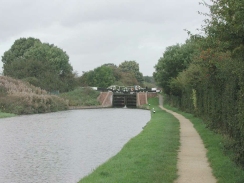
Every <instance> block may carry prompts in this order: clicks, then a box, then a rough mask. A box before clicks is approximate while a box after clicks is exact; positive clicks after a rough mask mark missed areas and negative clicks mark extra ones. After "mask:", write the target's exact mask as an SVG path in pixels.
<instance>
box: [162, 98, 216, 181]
mask: <svg viewBox="0 0 244 183" xmlns="http://www.w3.org/2000/svg"><path fill="white" fill-rule="evenodd" d="M159 97H160V107H161V108H162V109H163V110H165V111H167V112H169V113H171V114H172V115H174V116H175V117H176V118H177V119H178V120H179V122H180V144H181V146H180V149H179V153H178V164H177V167H178V175H179V177H178V179H177V180H176V181H175V183H215V182H217V180H216V179H215V177H214V176H213V175H212V169H211V167H210V166H209V163H208V159H207V157H206V153H207V150H206V149H205V147H204V145H203V142H202V139H201V138H200V136H199V134H198V133H197V131H196V130H195V128H194V127H193V124H192V123H191V122H190V121H189V120H188V119H186V118H185V117H183V116H182V115H180V114H178V113H175V112H173V111H170V110H167V109H165V108H164V107H163V106H162V97H161V96H159Z"/></svg>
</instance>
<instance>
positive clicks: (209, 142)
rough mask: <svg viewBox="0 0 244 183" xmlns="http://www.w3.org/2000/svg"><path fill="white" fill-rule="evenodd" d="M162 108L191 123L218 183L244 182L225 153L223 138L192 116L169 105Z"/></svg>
mask: <svg viewBox="0 0 244 183" xmlns="http://www.w3.org/2000/svg"><path fill="white" fill-rule="evenodd" d="M164 107H165V108H167V109H169V110H172V111H174V112H177V113H179V114H181V115H183V116H185V117H186V118H187V119H189V120H190V121H191V122H192V123H193V125H194V127H195V129H196V130H197V132H198V133H199V135H200V136H201V138H202V140H203V142H204V145H205V147H206V148H207V150H208V152H207V157H208V160H209V162H210V166H211V167H212V169H213V174H214V176H215V177H216V178H217V179H218V182H219V183H243V182H244V170H243V169H242V168H241V167H239V166H237V165H236V164H235V163H234V162H233V161H231V158H230V157H229V156H227V155H226V153H225V150H224V144H225V141H226V139H225V137H223V136H222V135H220V134H216V133H214V132H213V131H211V130H210V129H208V128H206V125H205V124H204V122H203V120H202V119H200V118H197V117H194V116H193V115H192V114H189V113H184V112H182V111H179V110H178V109H176V108H173V107H170V106H169V105H164Z"/></svg>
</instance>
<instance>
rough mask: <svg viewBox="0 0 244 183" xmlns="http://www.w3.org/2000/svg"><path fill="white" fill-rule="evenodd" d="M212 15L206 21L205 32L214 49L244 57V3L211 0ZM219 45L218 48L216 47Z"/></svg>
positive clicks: (230, 0)
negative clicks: (221, 49) (220, 48)
mask: <svg viewBox="0 0 244 183" xmlns="http://www.w3.org/2000/svg"><path fill="white" fill-rule="evenodd" d="M211 2H212V5H211V6H210V5H207V4H205V5H206V6H208V7H209V8H210V14H209V15H208V18H207V19H206V20H205V23H206V24H205V25H204V26H203V31H205V34H206V35H207V36H208V37H207V38H208V40H209V41H211V43H212V45H210V44H209V46H212V47H213V48H215V49H216V48H217V46H218V47H222V48H223V50H224V51H227V50H228V51H232V54H233V55H235V56H240V57H243V56H244V53H243V52H244V46H243V44H244V26H243V17H244V1H243V0H211ZM216 45H217V46H216Z"/></svg>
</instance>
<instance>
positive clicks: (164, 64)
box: [153, 37, 200, 94]
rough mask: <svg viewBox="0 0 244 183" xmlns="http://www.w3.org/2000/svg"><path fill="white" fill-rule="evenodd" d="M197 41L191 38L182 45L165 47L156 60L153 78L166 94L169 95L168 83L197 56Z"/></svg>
mask: <svg viewBox="0 0 244 183" xmlns="http://www.w3.org/2000/svg"><path fill="white" fill-rule="evenodd" d="M199 39H200V38H196V37H191V38H190V39H188V40H187V41H186V42H185V44H183V45H179V44H176V45H173V46H169V47H167V48H166V51H165V52H164V54H163V57H161V58H160V59H159V60H158V63H157V64H156V65H155V72H154V73H153V77H154V79H155V81H156V83H157V84H158V86H160V87H162V88H163V89H164V92H165V93H166V94H170V81H171V80H172V79H173V78H176V77H177V76H178V74H179V73H180V72H181V71H183V70H185V69H186V68H188V67H189V64H190V63H191V62H192V60H193V58H194V56H196V55H197V54H199V51H198V47H197V45H198V44H197V42H198V40H199Z"/></svg>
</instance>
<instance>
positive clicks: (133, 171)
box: [80, 98, 179, 183]
mask: <svg viewBox="0 0 244 183" xmlns="http://www.w3.org/2000/svg"><path fill="white" fill-rule="evenodd" d="M149 102H150V104H151V108H152V107H154V109H155V111H156V113H155V114H154V113H152V115H151V120H150V121H149V122H148V123H147V125H146V126H145V127H144V129H143V131H142V132H141V133H140V134H139V135H138V136H136V137H134V138H132V139H131V140H130V141H129V142H128V143H127V144H126V145H125V146H124V147H123V149H122V150H121V151H120V152H119V153H118V154H117V155H116V156H114V157H112V158H111V159H110V160H108V161H107V162H106V163H105V164H103V165H101V166H99V167H98V168H97V169H96V170H95V171H94V172H93V173H91V174H90V175H88V176H87V177H85V178H84V179H82V180H81V181H80V183H91V182H96V183H115V182H118V183H169V182H173V181H174V180H175V179H176V178H177V165H176V164H177V150H178V148H179V122H178V120H177V119H176V118H174V117H173V116H172V115H171V114H169V113H166V112H165V111H163V110H161V109H160V108H159V107H158V98H152V99H149Z"/></svg>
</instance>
